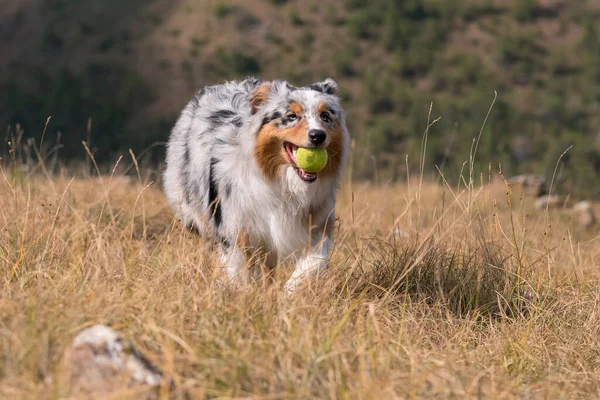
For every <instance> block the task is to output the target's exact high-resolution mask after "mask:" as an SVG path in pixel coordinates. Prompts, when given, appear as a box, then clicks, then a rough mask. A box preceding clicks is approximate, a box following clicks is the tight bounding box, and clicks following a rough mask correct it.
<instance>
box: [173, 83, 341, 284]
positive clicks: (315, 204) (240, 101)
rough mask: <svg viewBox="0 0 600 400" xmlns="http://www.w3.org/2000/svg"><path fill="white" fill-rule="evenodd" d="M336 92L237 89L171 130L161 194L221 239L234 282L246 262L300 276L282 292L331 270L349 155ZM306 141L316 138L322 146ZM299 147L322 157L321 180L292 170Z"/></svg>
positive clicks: (275, 86) (196, 105)
mask: <svg viewBox="0 0 600 400" xmlns="http://www.w3.org/2000/svg"><path fill="white" fill-rule="evenodd" d="M336 91H337V85H336V83H335V82H334V81H333V80H331V79H327V80H325V81H323V82H318V83H313V84H311V85H308V86H305V87H294V86H292V85H290V84H289V83H287V82H285V81H269V82H261V81H259V80H257V79H254V78H248V79H246V80H244V81H240V82H228V83H225V84H222V85H216V86H210V87H206V88H204V89H202V90H200V91H198V92H197V93H196V95H195V96H194V97H193V98H192V100H191V101H190V102H189V103H188V105H187V106H186V107H185V109H184V110H183V112H182V114H181V116H180V118H179V120H178V121H177V123H176V125H175V127H174V128H173V131H172V133H171V137H170V139H169V144H168V148H167V169H166V171H165V175H164V182H165V183H164V187H165V192H166V194H167V198H168V200H169V203H170V204H171V206H172V207H173V208H174V209H175V212H176V214H177V216H178V217H179V218H180V219H181V221H182V223H183V224H184V225H185V226H186V227H188V228H190V229H192V228H193V229H197V230H198V232H199V233H200V234H202V235H205V236H208V237H212V238H215V239H217V242H218V243H219V247H220V251H219V258H220V263H221V265H222V266H224V267H225V269H226V270H227V273H228V275H229V277H230V278H232V279H233V278H235V277H237V276H239V274H240V272H242V267H243V266H244V264H246V261H247V258H248V255H249V254H252V253H254V252H256V251H258V252H261V253H263V254H266V255H267V262H268V263H270V264H273V265H275V264H277V263H279V262H287V261H290V260H291V259H293V260H295V261H296V270H295V271H294V274H293V275H292V277H291V278H290V281H289V282H288V284H287V286H286V288H287V289H288V290H293V289H294V288H295V287H296V286H297V284H298V283H299V282H300V280H301V279H300V278H301V277H303V276H306V275H308V274H310V273H314V272H316V271H318V270H319V269H321V268H323V267H325V266H326V265H327V258H328V253H329V248H330V246H331V233H332V227H333V226H332V225H333V221H334V207H335V197H336V190H337V185H338V182H339V178H340V173H341V169H342V166H343V164H344V161H345V158H346V155H347V151H348V144H349V143H348V142H349V137H348V131H347V129H346V124H345V117H344V112H343V109H342V108H341V106H340V104H339V100H338V98H337V97H336V96H335V93H336ZM309 132H321V133H322V134H323V135H325V136H324V137H325V138H326V139H324V140H325V141H324V142H323V143H317V144H315V143H316V142H314V141H313V142H311V139H309ZM298 147H325V148H326V149H327V150H328V153H329V157H330V159H329V162H328V165H327V167H326V169H325V170H323V171H322V172H319V173H318V174H316V175H315V174H308V173H306V172H304V171H302V170H301V169H300V168H298V167H297V165H296V164H295V149H297V148H298Z"/></svg>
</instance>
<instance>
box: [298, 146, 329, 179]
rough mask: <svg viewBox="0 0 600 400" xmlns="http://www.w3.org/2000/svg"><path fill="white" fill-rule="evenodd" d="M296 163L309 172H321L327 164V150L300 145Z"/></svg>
mask: <svg viewBox="0 0 600 400" xmlns="http://www.w3.org/2000/svg"><path fill="white" fill-rule="evenodd" d="M296 163H297V164H298V166H299V167H300V168H302V169H303V170H304V171H306V172H308V173H311V174H314V173H316V172H319V171H321V170H322V169H323V168H325V165H327V150H325V149H306V148H304V147H300V148H298V151H296Z"/></svg>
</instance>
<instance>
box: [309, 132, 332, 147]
mask: <svg viewBox="0 0 600 400" xmlns="http://www.w3.org/2000/svg"><path fill="white" fill-rule="evenodd" d="M308 138H309V139H310V141H311V143H312V144H314V145H315V146H318V145H320V144H322V143H323V142H325V140H326V139H327V134H326V133H325V131H322V130H321V129H311V130H310V131H309V132H308Z"/></svg>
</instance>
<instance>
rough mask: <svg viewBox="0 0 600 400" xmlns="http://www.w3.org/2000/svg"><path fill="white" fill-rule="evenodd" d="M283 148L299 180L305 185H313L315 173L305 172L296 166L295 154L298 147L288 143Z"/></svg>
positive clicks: (315, 178)
mask: <svg viewBox="0 0 600 400" xmlns="http://www.w3.org/2000/svg"><path fill="white" fill-rule="evenodd" d="M283 146H284V147H285V151H286V152H287V154H288V157H289V158H290V164H291V165H292V168H294V171H296V173H297V174H298V176H299V177H300V179H302V180H303V181H304V182H307V183H313V182H314V181H316V180H317V174H316V173H310V172H306V171H304V170H303V169H302V168H300V167H299V166H298V163H297V162H296V152H297V151H298V146H296V145H294V144H292V143H290V142H285V143H284V145H283Z"/></svg>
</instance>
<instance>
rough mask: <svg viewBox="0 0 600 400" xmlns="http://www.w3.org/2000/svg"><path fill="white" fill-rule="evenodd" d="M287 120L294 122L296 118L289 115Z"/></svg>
mask: <svg viewBox="0 0 600 400" xmlns="http://www.w3.org/2000/svg"><path fill="white" fill-rule="evenodd" d="M287 119H288V120H289V121H295V120H297V119H298V116H297V115H296V114H290V115H288V116H287Z"/></svg>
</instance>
